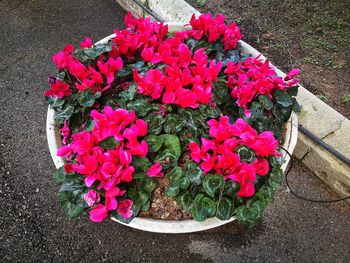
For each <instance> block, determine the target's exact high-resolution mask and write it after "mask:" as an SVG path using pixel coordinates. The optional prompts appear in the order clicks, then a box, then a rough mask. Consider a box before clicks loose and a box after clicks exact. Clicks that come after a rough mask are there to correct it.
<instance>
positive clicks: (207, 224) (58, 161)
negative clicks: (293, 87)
mask: <svg viewBox="0 0 350 263" xmlns="http://www.w3.org/2000/svg"><path fill="white" fill-rule="evenodd" d="M166 24H168V26H169V32H176V31H179V30H184V29H186V28H189V27H188V26H187V24H186V23H181V22H169V23H166ZM114 36H115V34H112V35H110V36H108V37H105V38H103V39H102V40H100V41H98V42H97V43H96V44H103V43H106V42H108V40H109V39H111V38H113V37H114ZM240 44H241V46H242V52H243V54H251V55H252V56H253V57H257V56H259V55H260V58H261V59H263V60H266V58H265V57H264V56H263V55H262V54H261V53H260V52H259V51H257V50H256V49H255V48H253V47H252V46H250V45H249V44H247V43H246V42H244V41H242V40H241V41H240ZM270 65H271V66H273V65H272V64H271V63H270ZM273 67H274V66H273ZM274 69H275V71H276V74H277V75H278V76H280V77H285V76H286V74H285V73H283V72H282V71H281V70H279V69H278V68H276V67H274ZM54 113H55V112H54V110H53V109H51V108H50V107H48V111H47V119H46V133H47V140H48V145H49V150H50V154H51V157H52V160H53V162H54V164H55V167H56V168H60V167H61V166H63V165H64V161H63V158H62V157H59V156H57V150H58V148H59V147H60V146H61V141H60V131H59V129H58V127H57V126H56V125H55V122H54ZM297 137H298V119H297V116H296V114H295V113H294V112H292V115H291V117H290V119H289V120H288V122H287V123H286V137H285V142H284V144H283V147H284V148H285V149H287V150H288V152H289V153H291V154H292V153H293V151H294V148H295V146H296V143H297ZM283 157H284V158H285V160H286V162H285V163H284V164H283V165H282V170H283V171H285V170H286V168H287V166H288V163H289V161H290V157H289V155H287V153H285V154H283ZM111 219H112V220H113V221H116V222H118V223H120V224H123V225H126V226H129V227H132V228H135V229H139V230H144V231H149V232H157V233H177V234H179V233H191V232H198V231H204V230H208V229H212V228H215V227H218V226H221V225H224V224H227V223H229V222H232V221H234V220H236V217H232V218H230V219H229V220H225V221H222V220H220V219H218V218H216V217H213V218H209V219H207V220H205V221H204V222H197V221H195V220H193V219H189V220H178V221H176V220H157V219H152V218H142V217H136V218H134V219H133V220H132V221H131V222H130V223H129V224H126V223H123V222H120V221H119V220H117V219H116V218H114V217H111Z"/></svg>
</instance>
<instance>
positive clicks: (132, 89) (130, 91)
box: [119, 83, 137, 101]
mask: <svg viewBox="0 0 350 263" xmlns="http://www.w3.org/2000/svg"><path fill="white" fill-rule="evenodd" d="M136 91H137V87H136V85H135V84H134V83H133V84H131V85H130V86H129V87H128V88H127V89H126V90H124V91H122V92H120V93H119V95H120V97H121V98H122V99H123V100H125V101H128V100H132V99H133V98H134V96H135V95H136Z"/></svg>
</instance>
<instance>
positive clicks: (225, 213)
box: [216, 197, 234, 220]
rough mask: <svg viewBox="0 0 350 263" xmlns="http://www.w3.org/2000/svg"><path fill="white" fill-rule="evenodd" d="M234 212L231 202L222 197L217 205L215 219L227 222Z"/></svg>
mask: <svg viewBox="0 0 350 263" xmlns="http://www.w3.org/2000/svg"><path fill="white" fill-rule="evenodd" d="M233 210H234V206H233V202H232V200H230V199H228V198H226V197H223V198H221V199H220V200H219V201H218V203H217V208H216V217H217V218H219V219H221V220H229V219H230V218H231V217H232V214H233Z"/></svg>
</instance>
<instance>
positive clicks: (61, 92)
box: [44, 80, 72, 99]
mask: <svg viewBox="0 0 350 263" xmlns="http://www.w3.org/2000/svg"><path fill="white" fill-rule="evenodd" d="M50 88H51V89H50V90H46V91H45V92H44V95H45V96H46V97H51V98H52V97H54V96H56V97H58V98H60V99H62V98H63V97H69V96H70V95H71V94H72V91H71V89H70V86H69V85H68V84H67V83H65V82H62V81H60V80H56V82H55V83H53V84H50Z"/></svg>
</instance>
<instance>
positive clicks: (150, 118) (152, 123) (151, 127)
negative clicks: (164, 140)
mask: <svg viewBox="0 0 350 263" xmlns="http://www.w3.org/2000/svg"><path fill="white" fill-rule="evenodd" d="M144 121H145V122H147V125H148V134H159V133H160V132H161V131H162V129H163V123H164V121H165V120H164V119H163V117H162V116H161V115H159V114H156V113H150V114H148V115H147V116H146V117H145V118H144Z"/></svg>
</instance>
